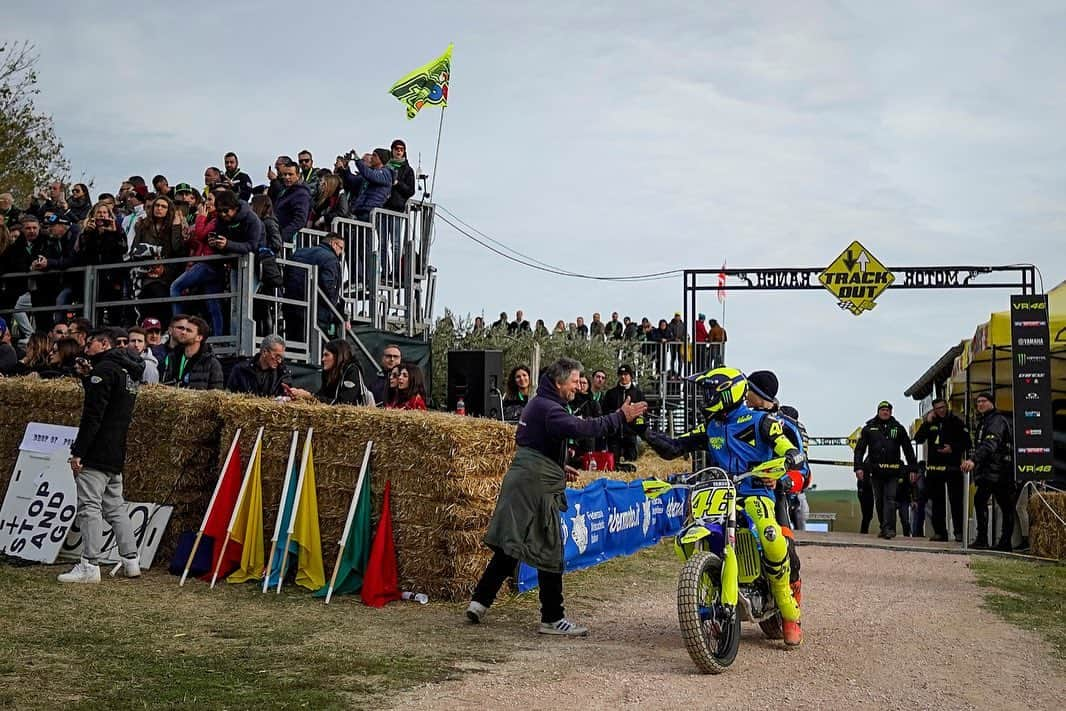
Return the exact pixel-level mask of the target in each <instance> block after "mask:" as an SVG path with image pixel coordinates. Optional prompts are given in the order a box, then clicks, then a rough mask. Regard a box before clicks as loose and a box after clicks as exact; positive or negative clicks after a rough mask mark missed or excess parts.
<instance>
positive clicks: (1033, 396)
mask: <svg viewBox="0 0 1066 711" xmlns="http://www.w3.org/2000/svg"><path fill="white" fill-rule="evenodd" d="M1025 399H1026V400H1039V399H1040V396H1039V395H1037V394H1036V393H1026V394H1025Z"/></svg>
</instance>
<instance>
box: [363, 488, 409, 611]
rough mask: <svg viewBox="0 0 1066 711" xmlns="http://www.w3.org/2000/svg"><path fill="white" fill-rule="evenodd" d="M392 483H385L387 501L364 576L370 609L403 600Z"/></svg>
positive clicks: (382, 509)
mask: <svg viewBox="0 0 1066 711" xmlns="http://www.w3.org/2000/svg"><path fill="white" fill-rule="evenodd" d="M391 488H392V482H391V481H386V482H385V498H384V501H382V504H381V520H380V521H378V530H377V533H375V534H374V545H373V546H372V547H371V548H370V560H369V561H368V562H367V564H366V575H364V576H363V590H362V593H360V594H361V595H362V597H363V602H364V603H366V604H367V605H369V606H370V607H384V606H385V605H387V604H389V603H390V602H392V601H393V600H399V599H400V574H399V572H398V571H397V570H396V543H395V541H393V539H392V512H391V510H390V509H389V491H390V489H391Z"/></svg>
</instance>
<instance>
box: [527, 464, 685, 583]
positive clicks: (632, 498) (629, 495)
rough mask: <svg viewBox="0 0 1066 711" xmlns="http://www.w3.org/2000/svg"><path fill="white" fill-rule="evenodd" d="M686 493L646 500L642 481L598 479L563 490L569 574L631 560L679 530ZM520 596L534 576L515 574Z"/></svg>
mask: <svg viewBox="0 0 1066 711" xmlns="http://www.w3.org/2000/svg"><path fill="white" fill-rule="evenodd" d="M685 495H686V491H685V490H684V489H673V490H671V491H669V492H667V493H666V494H663V495H662V496H660V497H658V498H656V499H649V498H647V497H646V496H645V495H644V487H643V486H642V485H641V483H640V481H632V482H624V481H613V480H611V479H597V480H596V481H594V482H592V483H591V484H589V485H588V486H586V487H585V488H584V489H567V490H566V503H567V507H568V509H567V510H566V511H564V512H562V513H561V514H560V515H559V531H560V533H561V534H562V538H563V558H564V564H565V568H566V571H567V572H570V571H573V570H581V569H582V568H589V567H591V566H593V565H597V564H598V563H602V562H603V561H605V560H608V559H610V558H616V557H618V556H623V555H631V554H633V553H636V552H637V551H638V550H640V549H641V548H646V547H648V546H651V545H654V544H656V543H658V542H659V539H660V538H664V537H666V536H672V535H674V534H675V533H677V532H678V531H680V530H681V525H682V524H683V523H684V520H685V513H686V511H687V509H686V508H685ZM517 581H518V590H519V591H520V592H525V591H526V590H531V589H533V588H535V587H536V586H537V571H536V570H534V569H533V568H531V567H529V566H528V565H526V564H525V563H523V564H522V565H520V566H519V568H518V580H517Z"/></svg>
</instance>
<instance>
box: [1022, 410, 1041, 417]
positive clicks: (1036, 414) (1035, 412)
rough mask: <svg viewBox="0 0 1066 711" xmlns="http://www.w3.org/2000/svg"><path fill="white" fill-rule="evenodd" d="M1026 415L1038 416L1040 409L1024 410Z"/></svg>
mask: <svg viewBox="0 0 1066 711" xmlns="http://www.w3.org/2000/svg"><path fill="white" fill-rule="evenodd" d="M1025 416H1026V417H1040V410H1026V411H1025Z"/></svg>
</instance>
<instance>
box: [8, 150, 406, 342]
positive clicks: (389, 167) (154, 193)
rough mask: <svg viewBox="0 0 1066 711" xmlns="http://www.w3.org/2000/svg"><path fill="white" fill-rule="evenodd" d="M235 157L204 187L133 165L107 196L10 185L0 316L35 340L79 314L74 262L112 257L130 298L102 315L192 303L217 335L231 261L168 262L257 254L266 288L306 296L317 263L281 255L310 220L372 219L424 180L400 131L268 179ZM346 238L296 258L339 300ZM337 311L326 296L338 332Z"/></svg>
mask: <svg viewBox="0 0 1066 711" xmlns="http://www.w3.org/2000/svg"><path fill="white" fill-rule="evenodd" d="M223 166H224V167H223V168H219V167H216V166H209V167H208V168H206V169H205V170H204V176H203V187H202V188H201V187H199V186H197V187H194V186H193V184H192V183H191V182H174V181H172V180H170V179H169V178H168V177H167V176H165V175H155V176H154V177H153V178H152V179H151V181H150V182H148V181H146V180H145V179H144V178H143V177H142V176H140V175H133V176H130V177H129V179H127V180H125V181H123V182H122V184H121V185H120V186H119V188H118V190H117V191H116V192H114V193H108V192H103V193H100V194H98V195H97V196H96V199H95V200H94V199H93V196H92V195H91V191H90V187H89V186H88V185H86V184H84V183H76V184H74V185H72V186H67V185H64V184H63V183H59V182H53V183H51V184H50V185H48V186H47V187H44V188H41V189H40V190H38V191H36V192H35V193H34V194H33V195H32V196H30V198H29V199H28V201H27V202H26V203H25V204H24V205H21V206H18V205H16V204H15V200H14V198H13V196H12V194H11V193H8V192H3V193H0V316H3V317H4V318H5V320H6V322H7V324H8V325H9V327H10V328H11V330H12V331H13V332H14V337H15V340H16V342H18V343H20V344H21V345H23V346H26V345H27V344H28V341H29V338H30V335H31V334H33V333H39V334H46V333H49V331H50V329H51V328H52V326H53V325H55V324H59V323H66V322H68V321H69V320H70V318H71V317H72V315H73V311H72V309H71V308H70V306H71V305H72V304H74V303H75V302H76V301H78V300H79V299H78V297H79V296H80V295H81V294H82V293H83V290H84V288H85V283H84V281H85V276H84V272H83V270H74V271H71V269H72V268H75V267H86V266H100V265H111V264H120V265H123V266H122V267H119V268H114V269H102V270H99V271H97V279H96V281H97V283H96V285H95V288H96V295H97V299H98V300H99V301H100V302H102V303H107V302H122V301H125V302H127V304H125V305H113V306H111V307H110V308H108V307H105V308H102V309H100V310H99V311H98V313H97V314H96V315H95V319H96V320H98V321H99V324H98V325H100V326H107V327H125V328H129V327H130V326H132V325H134V324H137V323H139V322H140V321H141V320H143V319H146V318H152V319H156V320H158V321H160V322H161V323H162V324H163V325H164V326H168V325H169V323H170V321H171V319H172V318H173V317H174V316H176V315H177V314H179V313H190V314H192V315H197V316H200V317H202V318H204V319H205V320H206V321H207V322H208V327H209V329H210V330H209V334H212V335H221V334H223V333H225V332H226V327H227V323H226V321H227V317H228V310H227V309H223V305H222V301H221V300H220V299H217V298H214V299H212V298H210V297H211V296H212V295H214V294H219V293H222V292H225V291H227V288H226V285H227V284H228V283H229V274H230V271H231V270H232V260H229V261H225V260H219V259H215V260H206V261H205V260H197V261H190V262H188V263H183V262H180V261H178V262H171V263H166V264H161V263H159V260H167V259H179V260H180V259H184V258H201V257H210V256H215V255H221V256H239V255H245V254H252V255H254V257H255V262H256V265H257V270H258V272H259V273H258V276H259V282H260V284H261V285H263V287H264V288H267V289H273V290H275V291H274V293H279V292H278V291H277V290H281V291H280V295H282V296H285V297H288V298H298V299H303V298H305V297H304V296H303V294H304V293H305V290H306V285H305V284H304V283H303V282H304V281H305V278H304V276H303V275H304V274H305V273H306V270H298V269H290V270H288V271H289V272H293V273H282V272H281V270H280V269H279V268H278V266H277V263H276V261H275V260H274V259H273V258H275V257H277V256H281V255H282V253H283V249H285V247H286V245H288V246H290V247H291V246H292V245H293V244H294V240H295V236H296V233H297V232H299V230H301V229H302V228H305V227H313V228H316V229H320V230H326V231H329V229H330V226H331V225H332V222H333V220H334V218H337V217H351V218H354V219H358V220H364V221H366V220H368V219H369V217H370V212H371V211H372V210H374V209H375V208H384V209H390V210H395V211H398V212H402V211H403V210H404V209H405V206H406V204H407V201H408V199H409V198H411V197H412V196H413V195H414V194H415V189H416V188H415V172H414V169H413V168H412V167H411V165H410V164H409V163H408V161H407V147H406V144H405V143H404V141H402V140H400V139H396V140H394V141H393V142H392V144H391V146H390V148H387V149H386V148H376V149H374V150H372V151H369V152H367V153H364V154H363V155H362V156H361V157H360V156H357V155H355V152H351V153H348V154H346V155H341V156H337V158H336V160H335V161H334V163H333V166H332V167H331V168H320V167H316V166H315V165H314V158H313V156H312V155H311V153H310V152H308V151H300V152H299V153H298V154H297V159H296V160H293V159H292V158H290V157H289V156H285V155H282V156H278V158H277V160H276V161H275V163H274V167H273V168H271V169H270V170H269V171H268V172H267V174H266V176H265V179H266V182H263V183H262V184H259V185H256V184H255V181H253V180H252V178H251V177H250V176H249V175H248V174H247V173H246V172H244V171H243V170H242V169H241V167H240V164H239V160H238V157H237V155H236V154H235V153H233V152H229V153H226V154H225V156H224V157H223ZM2 187H3V186H0V189H2ZM343 248H344V244H343V240H341V239H340V238H339V237H337V236H336V235H327V237H326V238H324V239H323V240H322V245H321V249H319V248H318V247H311V248H307V249H300V250H296V251H295V253H293V254H291V255H289V258H290V259H292V260H293V261H296V262H300V263H304V264H313V265H316V266H318V267H319V285H320V286H322V287H323V291H324V292H325V293H326V294H327V297H328V299H330V300H331V305H332V306H334V307H340V297H339V294H340V273H341V269H340V259H341V256H342V253H343ZM10 275H15V276H10ZM5 277H7V278H5ZM191 296H204V297H206V298H204V299H197V300H192V299H189V298H188V297H191ZM182 297H186V298H185V300H183V301H179V302H171V299H181V298H182ZM168 302H169V303H168ZM50 307H55V310H54V311H52V310H49V309H50ZM31 309H32V311H31ZM337 310H338V311H340V310H341V309H340V308H337ZM330 314H331V309H330V308H326V307H325V304H323V308H320V309H319V326H320V327H321V328H323V331H324V332H326V333H327V334H330V333H333V334H335V333H336V332H337V327H338V325H339V324H338V323H337V321H336V320H331V315H330ZM286 315H287V316H288V317H289V318H290V319H291V320H292V321H294V322H295V324H296V326H297V327H299V328H293V327H292V326H291V325H290V326H289V327H288V330H289V331H290V333H291V334H292V337H293V338H297V337H298V336H297V335H296V334H297V331H298V330H301V329H302V328H303V326H304V324H303V320H302V319H300V318H297V317H296V315H295V314H294V313H293V312H292V310H291V309H290V310H289V313H287V314H286Z"/></svg>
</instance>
